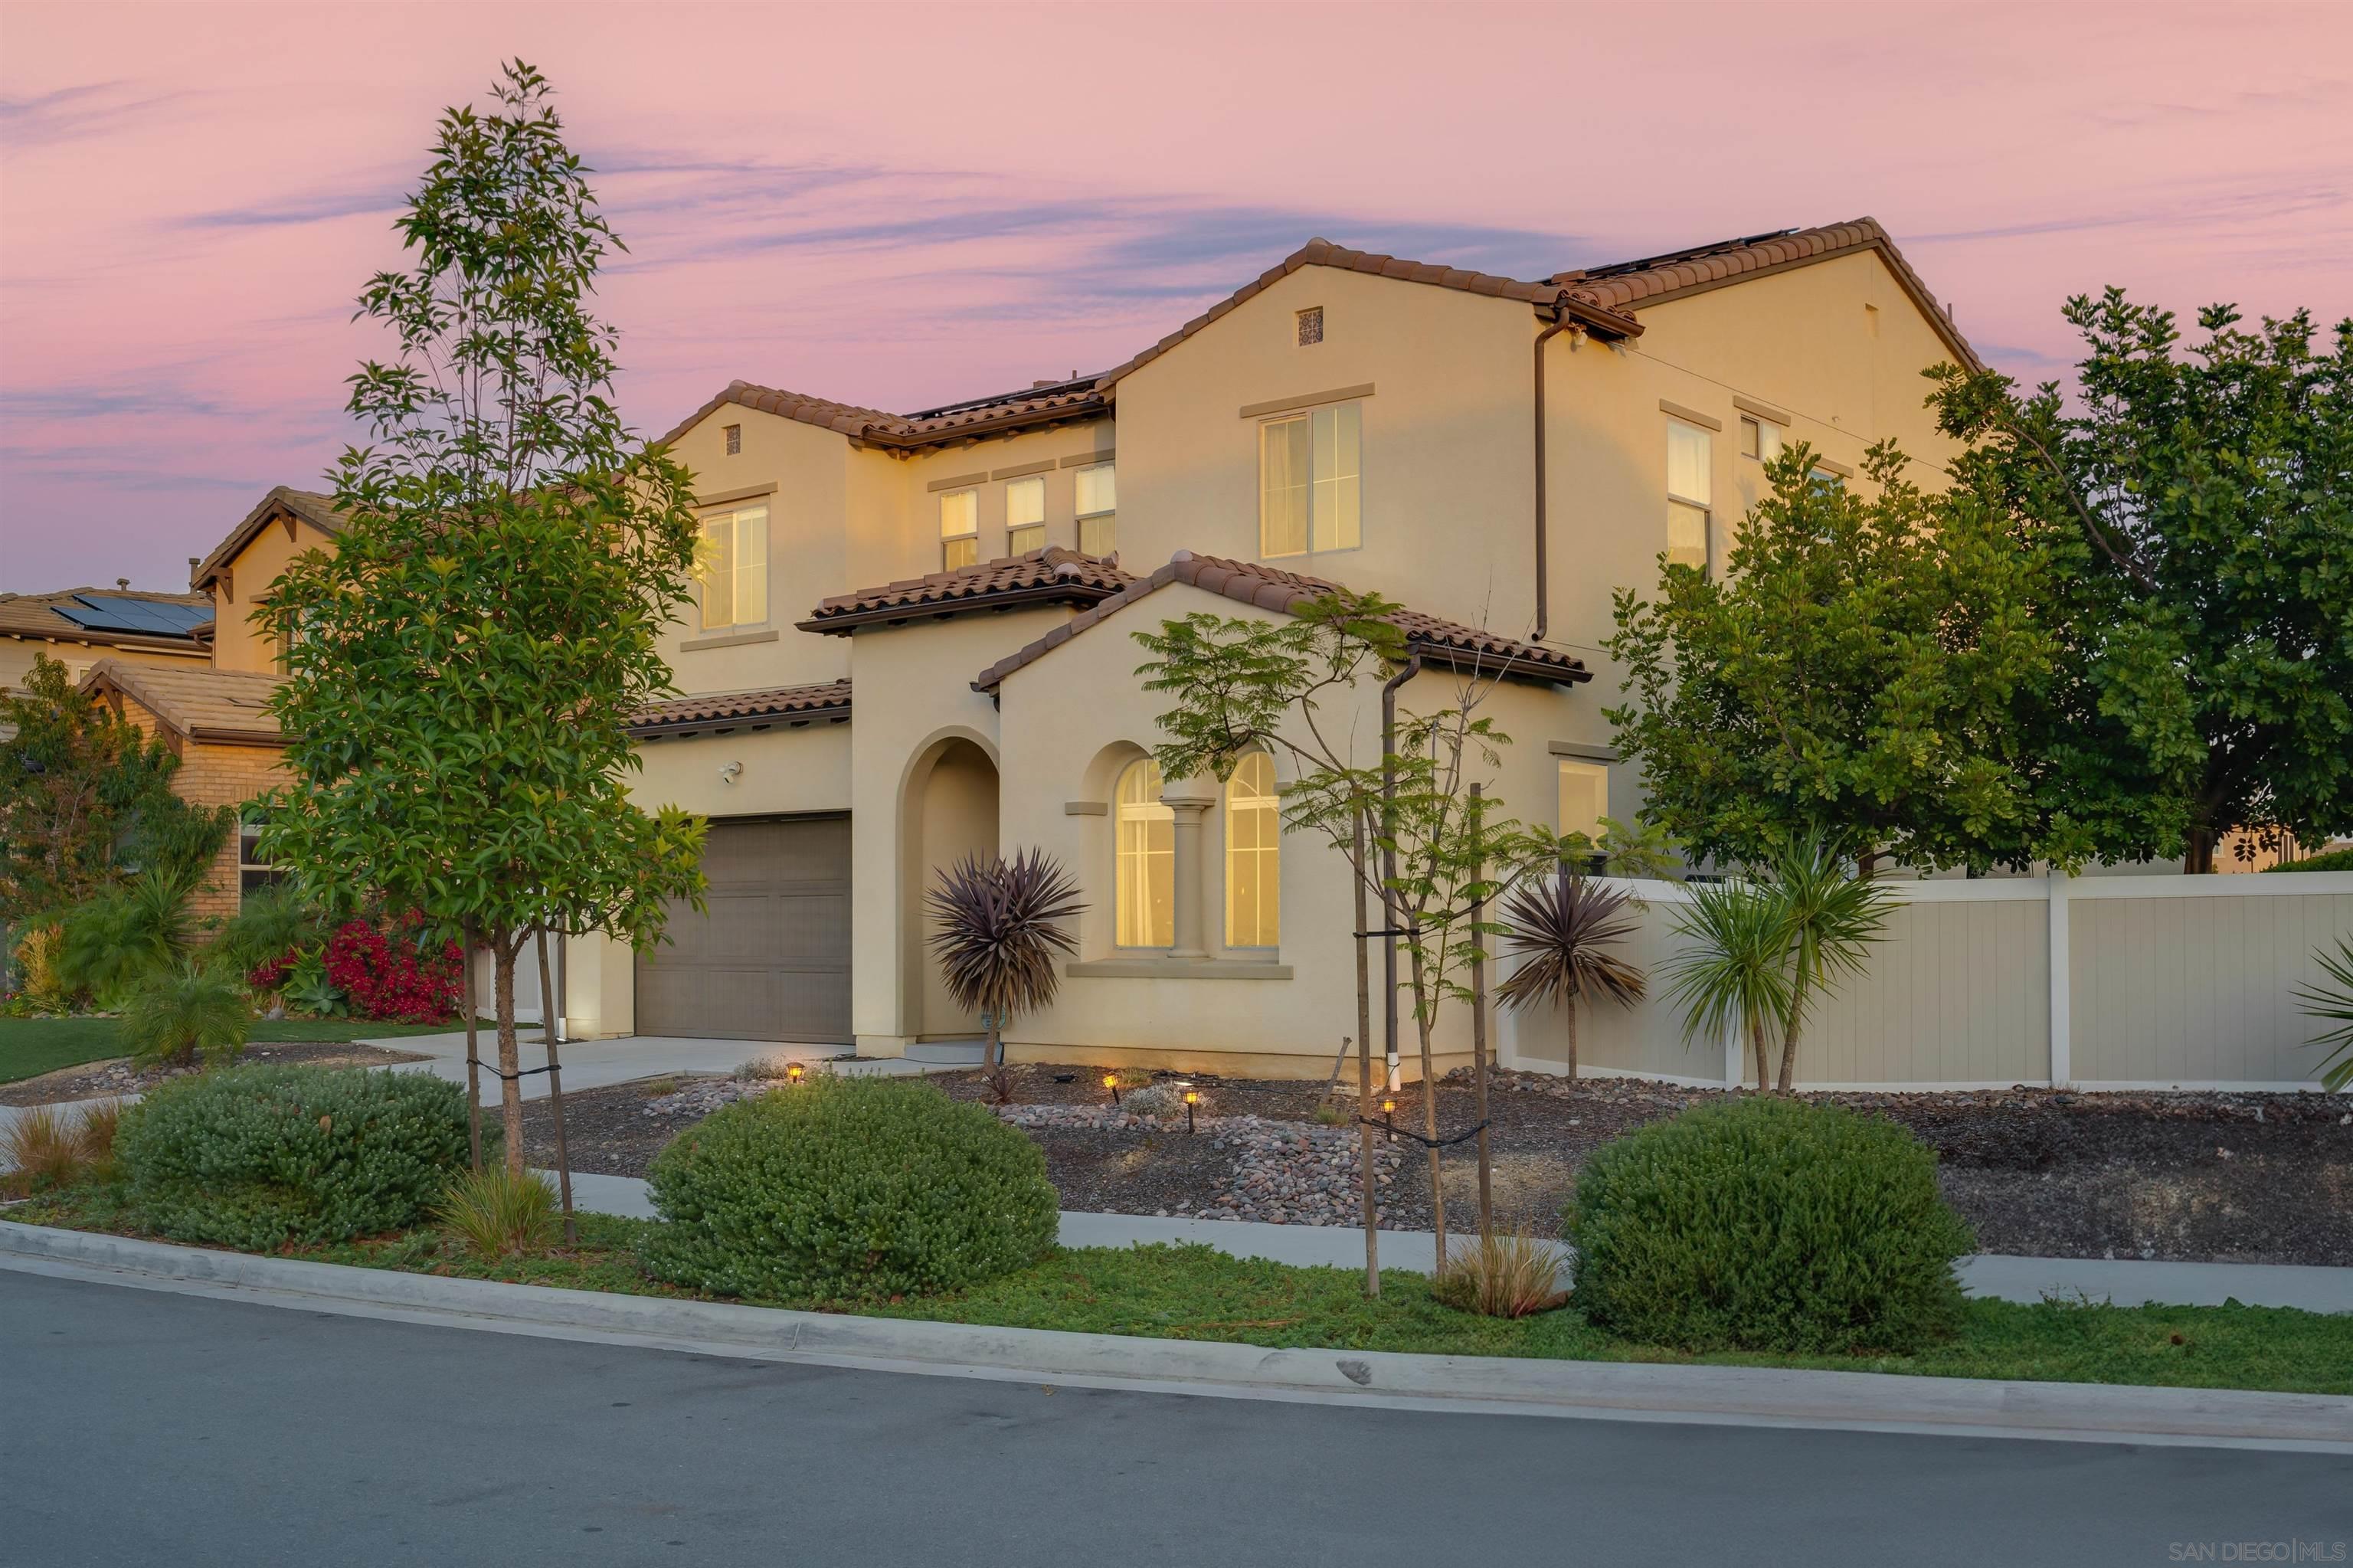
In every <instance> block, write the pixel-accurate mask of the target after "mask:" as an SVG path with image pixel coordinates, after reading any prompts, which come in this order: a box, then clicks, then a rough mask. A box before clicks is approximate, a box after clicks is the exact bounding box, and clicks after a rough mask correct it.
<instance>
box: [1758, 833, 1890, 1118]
mask: <svg viewBox="0 0 2353 1568" xmlns="http://www.w3.org/2000/svg"><path fill="white" fill-rule="evenodd" d="M1773 885H1774V889H1775V891H1776V893H1777V894H1778V897H1779V900H1780V905H1781V920H1782V924H1783V925H1784V926H1785V927H1787V930H1788V943H1789V1005H1788V1011H1787V1012H1786V1013H1785V1014H1784V1015H1783V1017H1782V1020H1781V1075H1780V1077H1779V1079H1778V1081H1777V1083H1776V1087H1778V1089H1779V1090H1780V1092H1781V1093H1783V1094H1785V1095H1786V1094H1788V1092H1789V1086H1790V1085H1791V1083H1792V1082H1793V1081H1794V1080H1795V1078H1796V1075H1797V1070H1798V1037H1799V1034H1801V1033H1804V1030H1805V1026H1806V1022H1807V1019H1808V1016H1809V1015H1810V1011H1811V1009H1812V1008H1813V1006H1814V1004H1815V1003H1817V1002H1818V1001H1820V1000H1821V999H1822V998H1824V997H1826V996H1829V995H1831V993H1832V992H1833V991H1835V990H1836V989H1837V987H1838V985H1839V983H1840V982H1841V980H1849V979H1852V978H1853V977H1854V976H1857V975H1860V974H1862V970H1863V961H1864V959H1866V958H1867V957H1868V956H1869V955H1870V952H1871V945H1872V944H1873V942H1876V941H1877V940H1879V938H1880V937H1881V936H1882V935H1883V933H1884V931H1885V929H1886V927H1887V916H1888V912H1889V909H1890V908H1891V906H1892V899H1891V898H1890V895H1889V894H1888V892H1887V889H1886V887H1885V886H1884V885H1883V884H1880V883H1877V882H1873V881H1872V880H1871V879H1870V878H1869V877H1865V876H1861V875H1857V874H1854V872H1853V871H1852V870H1851V869H1850V868H1849V866H1848V864H1847V862H1846V860H1845V858H1844V857H1843V856H1841V855H1839V854H1838V853H1835V852H1833V851H1832V850H1831V848H1830V847H1829V846H1828V845H1827V844H1825V843H1824V842H1822V841H1821V840H1820V839H1815V840H1813V841H1812V842H1808V843H1802V844H1799V845H1796V846H1794V847H1793V848H1791V849H1790V850H1789V851H1788V853H1785V854H1783V855H1781V856H1780V857H1779V858H1778V859H1777V860H1776V861H1775V862H1774V863H1773ZM1764 1086H1765V1080H1764V1079H1762V1078H1759V1079H1758V1080H1757V1087H1758V1088H1760V1089H1761V1088H1763V1087H1764Z"/></svg>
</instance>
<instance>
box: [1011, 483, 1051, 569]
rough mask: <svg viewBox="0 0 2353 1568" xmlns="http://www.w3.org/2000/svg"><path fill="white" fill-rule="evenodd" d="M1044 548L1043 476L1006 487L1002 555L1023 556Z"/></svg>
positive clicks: (1044, 491)
mask: <svg viewBox="0 0 2353 1568" xmlns="http://www.w3.org/2000/svg"><path fill="white" fill-rule="evenodd" d="M1045 547H1046V480H1045V476H1044V475H1042V474H1032V475H1031V476H1030V477H1029V478H1028V479H1017V480H1015V481H1014V482H1012V483H1010V484H1008V485H1007V486H1006V487H1005V553H1006V554H1007V555H1008V556H1026V555H1028V554H1029V552H1030V551H1032V550H1042V549H1044V548H1045Z"/></svg>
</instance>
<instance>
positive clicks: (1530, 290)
mask: <svg viewBox="0 0 2353 1568" xmlns="http://www.w3.org/2000/svg"><path fill="white" fill-rule="evenodd" d="M1302 267H1336V268H1339V269H1340V270H1343V271H1348V272H1371V273H1374V274H1377V276H1380V277H1383V278H1396V279H1399V280H1401V281H1405V282H1409V283H1429V284H1432V285H1434V286H1436V287H1438V288H1441V289H1460V290H1461V291H1464V292H1465V293H1472V294H1486V295H1489V296H1492V297H1493V298H1495V299H1500V300H1516V301H1519V302H1522V303H1524V304H1529V305H1544V306H1547V307H1549V306H1552V305H1556V304H1558V303H1559V302H1561V300H1562V298H1563V296H1564V295H1565V294H1566V293H1567V290H1565V289H1563V288H1562V287H1561V286H1560V285H1559V284H1558V283H1556V282H1552V281H1544V282H1537V283H1530V282H1523V281H1520V280H1518V279H1516V278H1499V277H1496V276H1494V275H1493V274H1491V273H1487V272H1470V271H1465V270H1462V269H1461V268H1460V267H1440V266H1436V265H1433V264H1431V263H1430V262H1427V261H1403V260H1398V258H1397V257H1394V256H1383V255H1380V254H1378V253H1377V252H1375V251H1368V250H1351V249H1348V248H1347V247H1345V246H1344V245H1335V244H1333V243H1332V242H1331V241H1330V240H1328V239H1311V240H1309V241H1308V242H1307V243H1306V244H1304V245H1303V246H1301V247H1300V248H1299V249H1296V250H1294V251H1293V252H1292V253H1291V254H1290V255H1288V256H1286V257H1284V258H1283V259H1282V260H1280V261H1278V262H1276V263H1275V264H1274V265H1273V266H1271V267H1270V268H1268V269H1267V270H1265V271H1263V272H1261V273H1260V274H1259V275H1258V276H1257V277H1256V278H1253V279H1252V280H1250V281H1249V282H1247V283H1245V284H1243V285H1242V286H1241V287H1240V288H1239V289H1237V290H1235V291H1233V292H1232V293H1230V294H1229V295H1227V296H1226V297H1225V298H1224V299H1222V300H1220V301H1219V302H1217V303H1216V304H1214V305H1211V306H1210V307H1209V308H1208V310H1206V311H1204V312H1202V313H1200V314H1199V315H1198V316H1195V317H1194V318H1193V319H1192V320H1191V321H1189V322H1187V323H1185V324H1184V325H1183V326H1180V327H1178V328H1177V329H1176V331H1175V332H1172V333H1170V334H1168V335H1167V336H1166V337H1164V338H1162V339H1161V340H1160V341H1159V342H1158V343H1155V344H1153V345H1152V346H1151V347H1150V348H1147V349H1145V351H1144V352H1143V353H1142V354H1139V355H1136V356H1135V357H1134V358H1133V359H1131V360H1129V361H1128V362H1127V363H1126V364H1124V365H1122V366H1117V367H1115V368H1113V369H1112V370H1110V371H1107V372H1105V373H1104V375H1103V386H1105V387H1109V386H1111V385H1112V384H1113V383H1114V382H1117V381H1118V380H1120V379H1121V378H1122V377H1124V376H1127V375H1128V374H1129V373H1131V372H1133V371H1134V370H1137V369H1140V368H1142V367H1143V366H1146V365H1149V364H1151V363H1152V361H1154V360H1155V359H1157V358H1159V357H1160V356H1161V355H1164V354H1166V353H1167V352H1168V351H1169V350H1170V349H1172V348H1174V347H1176V345H1177V344H1180V343H1182V342H1184V341H1185V340H1186V339H1187V338H1188V337H1191V336H1192V335H1193V334H1195V333H1198V332H1199V331H1200V330H1201V329H1202V328H1204V327H1206V326H1208V324H1209V323H1212V322H1214V321H1217V320H1218V319H1219V318H1220V317H1222V316H1225V315H1227V314H1229V313H1231V312H1233V311H1235V310H1236V309H1238V308H1240V306H1242V305H1243V304H1246V303H1248V302H1250V300H1251V299H1253V298H1255V297H1256V296H1257V295H1259V294H1261V293H1262V292H1264V291H1266V290H1268V289H1270V288H1272V287H1273V286H1274V285H1275V284H1277V283H1279V282H1281V281H1282V280H1283V279H1285V278H1288V277H1290V276H1291V274H1293V272H1296V271H1298V270H1300V269H1301V268H1302ZM1578 313H1579V314H1580V315H1581V316H1583V317H1585V318H1586V319H1587V321H1588V324H1589V325H1591V326H1594V327H1597V328H1599V329H1601V330H1604V331H1610V332H1615V333H1617V334H1620V335H1621V336H1627V337H1632V336H1635V335H1637V334H1640V333H1641V330H1642V328H1641V324H1640V323H1637V322H1635V321H1634V320H1633V319H1632V318H1631V317H1630V316H1621V315H1618V314H1615V313H1611V312H1609V311H1607V310H1604V309H1599V308H1596V307H1592V306H1589V305H1587V304H1585V303H1584V302H1579V303H1578Z"/></svg>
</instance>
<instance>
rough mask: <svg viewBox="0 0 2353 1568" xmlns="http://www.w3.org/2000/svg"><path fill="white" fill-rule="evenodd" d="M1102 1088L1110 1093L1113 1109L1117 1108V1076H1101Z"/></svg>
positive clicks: (1109, 1074) (1111, 1074) (1106, 1074)
mask: <svg viewBox="0 0 2353 1568" xmlns="http://www.w3.org/2000/svg"><path fill="white" fill-rule="evenodd" d="M1103 1087H1104V1088H1106V1089H1109V1090H1110V1091H1111V1103H1112V1104H1113V1106H1114V1107H1115V1106H1117V1105H1118V1104H1119V1075H1118V1074H1117V1073H1105V1074H1104V1075H1103Z"/></svg>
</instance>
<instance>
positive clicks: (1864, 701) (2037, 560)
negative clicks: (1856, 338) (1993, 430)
mask: <svg viewBox="0 0 2353 1568" xmlns="http://www.w3.org/2000/svg"><path fill="white" fill-rule="evenodd" d="M1865 466H1866V472H1867V475H1868V478H1869V480H1870V482H1871V483H1870V485H1869V487H1868V490H1867V492H1866V491H1865V490H1863V489H1855V488H1849V487H1847V486H1845V485H1841V484H1834V483H1830V482H1824V481H1822V480H1820V479H1819V478H1818V477H1816V476H1815V475H1814V473H1813V471H1812V464H1811V458H1810V453H1809V451H1808V450H1807V449H1806V448H1805V447H1804V446H1802V445H1799V446H1794V447H1792V448H1791V449H1790V450H1788V452H1786V453H1784V454H1783V456H1782V457H1781V458H1780V459H1778V461H1775V462H1774V463H1772V464H1771V465H1770V466H1769V467H1768V469H1767V472H1768V474H1769V475H1770V477H1771V479H1772V482H1773V493H1772V494H1771V495H1770V496H1769V497H1767V499H1766V500H1765V501H1763V502H1762V503H1759V504H1758V505H1757V508H1756V510H1755V511H1754V512H1752V513H1751V514H1749V515H1748V517H1747V519H1746V521H1745V522H1744V523H1743V524H1742V525H1741V528H1740V532H1739V534H1738V536H1737V538H1736V541H1735V542H1734V545H1733V546H1732V550H1731V553H1730V557H1729V562H1728V565H1729V567H1730V570H1729V571H1728V572H1726V573H1725V574H1723V575H1721V576H1712V575H1710V574H1708V573H1705V572H1703V571H1700V570H1697V569H1695V568H1693V567H1683V566H1674V565H1665V564H1663V563H1662V580H1661V583H1660V587H1659V590H1658V598H1657V599H1655V600H1651V599H1643V598H1641V597H1640V596H1639V595H1637V594H1636V593H1634V592H1632V591H1631V590H1621V591H1620V593H1619V594H1618V596H1617V631H1616V633H1615V634H1614V636H1612V638H1611V639H1610V641H1609V651H1610V652H1611V654H1612V655H1613V656H1614V657H1616V658H1617V659H1619V660H1620V662H1622V663H1623V664H1624V666H1625V669H1626V684H1625V693H1626V699H1627V700H1626V701H1625V702H1624V703H1623V704H1621V705H1620V706H1617V707H1613V708H1609V709H1607V710H1605V711H1606V712H1607V714H1608V715H1609V719H1610V721H1611V723H1612V724H1613V725H1615V726H1617V733H1618V744H1619V748H1620V754H1621V755H1622V756H1624V757H1625V758H1627V759H1628V760H1630V761H1634V762H1638V763H1640V764H1641V768H1642V770H1643V777H1644V779H1645V783H1646V785H1647V788H1648V789H1649V791H1650V799H1649V802H1648V804H1647V805H1646V806H1645V807H1644V810H1643V816H1644V819H1645V820H1646V821H1651V822H1655V823H1657V824H1660V825H1662V826H1663V827H1664V828H1665V829H1666V830H1667V831H1668V832H1671V833H1672V835H1673V836H1674V837H1676V838H1678V839H1680V840H1683V841H1684V842H1685V843H1686V844H1687V845H1688V847H1689V849H1690V851H1691V853H1694V854H1695V855H1703V856H1709V857H1713V858H1715V859H1716V860H1718V861H1721V862H1725V863H1751V862H1760V861H1765V860H1769V859H1771V858H1772V857H1773V856H1774V855H1776V854H1778V853H1780V852H1781V850H1782V849H1783V848H1785V847H1786V846H1788V845H1789V844H1791V843H1794V842H1799V840H1802V839H1804V838H1807V837H1809V836H1810V835H1812V834H1814V833H1818V832H1820V833H1828V834H1829V835H1831V839H1832V841H1833V843H1834V847H1836V848H1838V849H1840V850H1841V851H1843V852H1844V853H1849V854H1852V855H1853V856H1856V857H1858V858H1859V859H1861V860H1862V861H1863V862H1864V863H1866V864H1868V863H1870V861H1871V860H1872V858H1873V856H1874V855H1877V854H1889V855H1892V856H1894V858H1895V859H1897V860H1899V861H1901V862H1903V863H1907V864H1911V865H1917V866H1921V867H1929V868H1936V867H1946V866H1966V867H1968V869H1970V870H1971V871H1978V872H1982V871H1984V870H1986V869H1988V868H1989V867H1990V866H1993V865H1996V864H2005V865H2013V866H2023V865H2025V864H2027V863H2030V862H2032V861H2036V860H2045V859H2047V860H2052V861H2056V862H2059V863H2064V864H2068V865H2073V864H2076V863H2081V862H2082V861H2084V860H2085V859H2087V858H2091V857H2092V856H2094V855H2102V854H2107V853H2113V852H2115V851H2117V850H2119V849H2124V848H2129V847H2131V846H2132V845H2133V844H2135V843H2136V842H2137V840H2136V839H2135V838H2134V836H2133V834H2131V833H2130V832H2123V831H2120V830H2119V828H2118V827H2117V826H2116V821H2115V820H2114V819H2116V817H2118V816H2120V815H2121V816H2129V815H2130V813H2131V811H2132V810H2133V808H2132V806H2131V804H2130V800H2131V797H2130V796H2129V795H2128V794H2127V793H2126V792H2125V791H2123V790H2121V789H2119V788H2117V781H2116V780H2109V781H2107V782H2106V783H2105V785H2094V784H2093V783H2092V782H2090V781H2087V780H2085V779H2084V778H2083V776H2082V775H2081V774H2080V773H2079V772H2078V771H2077V770H2076V769H2074V768H2072V767H2071V766H2070V758H2071V753H2070V744H2069V742H2068V740H2067V738H2066V737H2067V736H2068V734H2069V726H2071V725H2072V724H2073V722H2075V720H2076V719H2077V718H2078V717H2079V715H2076V714H2075V713H2074V712H2073V709H2072V707H2071V694H2072V687H2071V684H2070V680H2069V675H2068V670H2069V666H2068V663H2067V660H2066V650H2065V648H2064V646H2063V641H2062V639H2061V637H2060V636H2059V635H2058V634H2057V633H2056V632H2055V631H2054V630H2052V628H2051V626H2050V625H2049V624H2048V623H2047V619H2046V614H2045V611H2046V607H2047V603H2048V599H2049V585H2048V584H2047V583H2046V581H2045V580H2044V579H2045V572H2046V563H2045V561H2044V559H2043V557H2042V556H2040V555H2039V554H2038V553H2037V552H2036V551H2034V550H2033V549H2031V548H2029V547H2027V546H2026V545H2025V543H2024V542H2023V541H2021V539H2020V538H2019V537H2018V536H2017V535H2015V533H2014V532H2013V530H2012V529H2011V527H2010V521H2009V518H2008V517H2007V515H2006V514H2004V513H2003V512H2002V511H2001V510H2000V509H1999V508H1997V507H1994V506H1991V505H1989V504H1987V503H1986V502H1985V501H1984V500H1983V498H1982V497H1980V496H1979V495H1978V494H1977V493H1973V492H1970V491H1966V490H1964V491H1959V492H1954V493H1938V494H1930V493H1925V492H1924V491H1922V490H1921V489H1920V488H1919V487H1918V486H1917V485H1915V484H1914V483H1913V482H1911V481H1910V480H1909V479H1907V478H1906V477H1905V459H1904V456H1903V454H1902V453H1901V452H1899V451H1897V450H1895V449H1894V447H1893V446H1892V445H1886V444H1883V445H1881V446H1878V447H1874V448H1873V449H1872V451H1871V452H1870V454H1869V456H1868V458H1867V460H1866V465H1865ZM2144 836H2146V835H2144Z"/></svg>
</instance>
